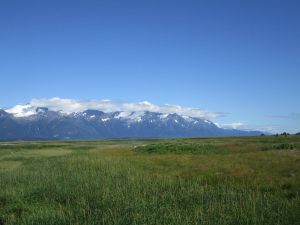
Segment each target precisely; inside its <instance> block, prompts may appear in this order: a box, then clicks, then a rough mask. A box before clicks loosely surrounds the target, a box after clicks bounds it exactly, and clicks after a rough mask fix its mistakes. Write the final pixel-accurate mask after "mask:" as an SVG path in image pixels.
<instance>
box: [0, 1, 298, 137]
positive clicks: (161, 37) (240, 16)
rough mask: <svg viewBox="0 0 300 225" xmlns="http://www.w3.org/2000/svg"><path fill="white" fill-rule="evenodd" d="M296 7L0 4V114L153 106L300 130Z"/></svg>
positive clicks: (281, 4)
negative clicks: (109, 104)
mask: <svg viewBox="0 0 300 225" xmlns="http://www.w3.org/2000/svg"><path fill="white" fill-rule="evenodd" d="M299 11H300V2H299V1H296V0H295V1H290V0H285V1H283V0H281V1H279V0H272V1H262V0H260V1H254V0H251V1H250V0H249V1H247V0H245V1H240V0H236V1H232V0H228V1H227V0H226V1H225V0H224V1H221V0H220V1H214V0H212V1H199V0H198V1H189V0H182V1H176V0H170V1H169V0H153V1H127V0H122V1H121V0H119V1H113V0H105V1H104V0H103V1H101V0H97V1H96V0H95V1H92V0H85V1H84V0H81V1H76V0H73V1H63V0H60V1H56V0H51V1H38V0H36V1H32V0H26V1H16V0H2V1H1V2H0V78H1V88H0V96H1V97H0V107H2V108H6V107H10V106H13V105H16V104H18V103H26V102H29V101H30V100H31V99H33V98H52V97H60V98H70V99H81V100H85V99H112V100H125V101H128V102H140V101H144V100H147V101H150V102H152V103H155V104H158V105H162V104H165V103H169V104H176V105H182V106H188V107H193V108H201V109H205V110H208V111H210V112H220V113H221V115H222V116H220V117H218V118H215V119H214V122H217V123H220V124H227V125H228V126H229V125H230V124H235V125H237V126H239V127H243V128H255V129H265V130H268V129H269V130H273V131H278V132H280V131H289V132H296V131H298V132H299V131H300V104H299V103H300V101H299V97H300V26H299V24H300V13H299Z"/></svg>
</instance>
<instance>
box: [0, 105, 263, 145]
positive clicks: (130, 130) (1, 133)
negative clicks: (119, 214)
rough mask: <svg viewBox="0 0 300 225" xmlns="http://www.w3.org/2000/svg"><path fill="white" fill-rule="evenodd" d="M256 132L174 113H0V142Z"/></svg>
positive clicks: (36, 110) (228, 134) (219, 134)
mask: <svg viewBox="0 0 300 225" xmlns="http://www.w3.org/2000/svg"><path fill="white" fill-rule="evenodd" d="M259 134H261V132H259V131H243V130H236V129H224V128H220V127H218V126H217V125H216V124H214V123H213V122H211V121H210V120H207V119H203V118H196V117H190V116H183V115H178V114H176V113H173V114H166V113H158V112H150V111H142V112H134V111H133V112H124V111H116V112H107V113H106V112H102V111H99V110H92V109H89V110H85V111H83V112H73V113H69V114H66V113H63V112H60V111H53V110H49V109H48V108H46V107H37V108H36V109H35V112H34V113H31V114H30V115H23V116H16V115H14V114H12V113H9V112H7V111H5V110H1V109H0V140H35V139H58V140H68V139H71V140H73V139H106V138H167V137H168V138H170V137H212V136H254V135H259Z"/></svg>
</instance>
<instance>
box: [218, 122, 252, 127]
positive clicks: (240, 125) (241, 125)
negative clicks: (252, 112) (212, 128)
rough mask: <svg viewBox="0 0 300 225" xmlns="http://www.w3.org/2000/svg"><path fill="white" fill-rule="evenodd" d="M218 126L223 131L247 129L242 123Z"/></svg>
mask: <svg viewBox="0 0 300 225" xmlns="http://www.w3.org/2000/svg"><path fill="white" fill-rule="evenodd" d="M219 126H220V127H222V128H225V129H247V125H246V124H245V123H242V122H234V123H227V124H221V125H219Z"/></svg>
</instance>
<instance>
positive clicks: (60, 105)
mask: <svg viewBox="0 0 300 225" xmlns="http://www.w3.org/2000/svg"><path fill="white" fill-rule="evenodd" d="M38 107H47V108H48V109H49V110H53V111H60V112H62V113H65V114H70V113H75V112H83V111H85V110H88V109H94V110H100V111H103V112H115V111H123V112H143V111H150V112H158V113H166V114H172V113H176V114H178V115H181V116H190V117H196V118H203V119H214V118H216V117H218V116H220V115H221V113H218V112H209V111H206V110H203V109H199V108H191V107H183V106H179V105H171V104H164V105H155V104H152V103H150V102H148V101H143V102H136V103H135V102H118V101H113V100H75V99H64V98H50V99H32V100H31V101H30V102H29V103H28V104H24V105H16V106H14V107H12V108H9V109H6V110H5V111H6V112H8V113H12V114H14V116H16V117H24V116H30V115H34V114H35V113H36V109H37V108H38Z"/></svg>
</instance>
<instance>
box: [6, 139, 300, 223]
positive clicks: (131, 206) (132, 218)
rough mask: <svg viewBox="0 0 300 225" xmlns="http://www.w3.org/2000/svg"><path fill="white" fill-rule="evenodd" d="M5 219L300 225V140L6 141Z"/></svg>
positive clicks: (9, 221) (29, 221)
mask: <svg viewBox="0 0 300 225" xmlns="http://www.w3.org/2000/svg"><path fill="white" fill-rule="evenodd" d="M8 224H10V225H29V224H30V225H43V224H47V225H53V224H57V225H67V224H68V225H71V224H72V225H73V224H74V225H83V224H85V225H93V224H95V225H96V224H97V225H100V224H103V225H111V224H124V225H125V224H128V225H135V224H136V225H151V224H157V225H172V224H178V225H186V224H192V225H195V224H220V225H226V224H232V225H240V224H257V225H263V224H270V225H276V224H286V225H293V224H300V136H287V137H284V136H279V137H243V138H238V137H234V138H209V139H206V138H205V139H160V140H155V139H152V140H151V139H149V140H102V141H62V142H3V143H0V225H8Z"/></svg>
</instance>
